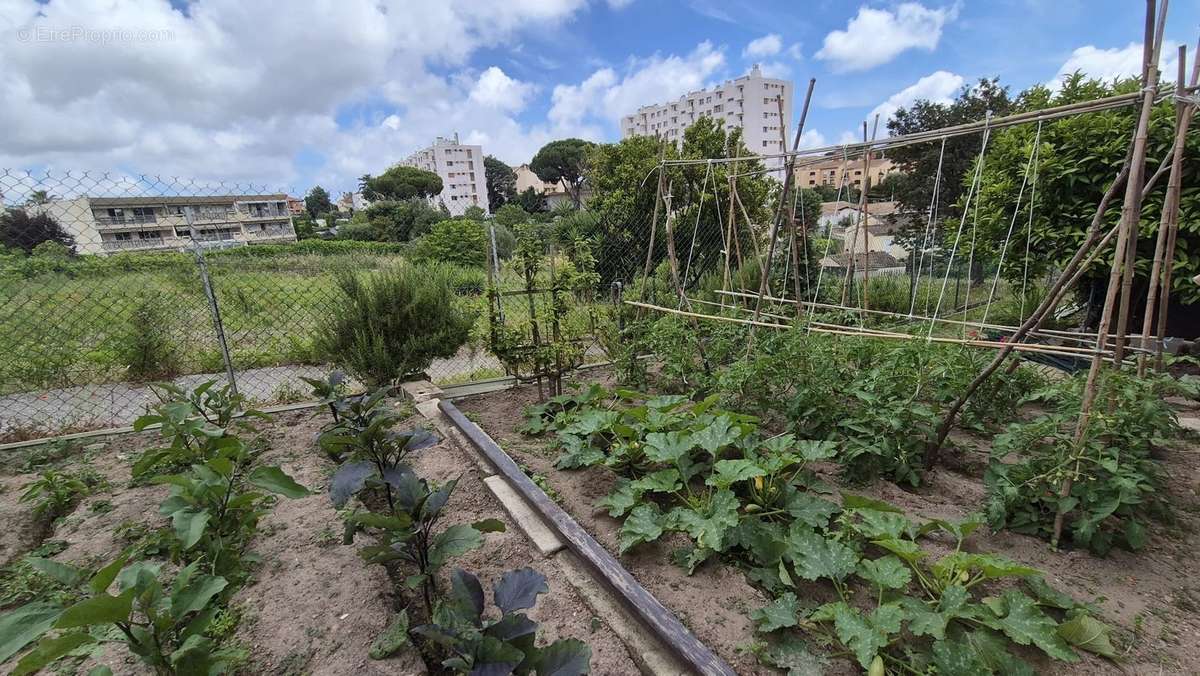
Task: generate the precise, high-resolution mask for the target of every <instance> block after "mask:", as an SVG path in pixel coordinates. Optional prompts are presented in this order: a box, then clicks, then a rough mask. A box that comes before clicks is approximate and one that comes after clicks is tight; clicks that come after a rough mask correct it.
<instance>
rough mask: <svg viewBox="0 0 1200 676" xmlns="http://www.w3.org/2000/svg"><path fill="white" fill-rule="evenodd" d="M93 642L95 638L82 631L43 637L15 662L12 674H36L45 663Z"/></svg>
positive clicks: (19, 675)
mask: <svg viewBox="0 0 1200 676" xmlns="http://www.w3.org/2000/svg"><path fill="white" fill-rule="evenodd" d="M95 642H96V639H94V638H92V637H91V636H89V635H88V634H87V633H85V632H82V631H72V632H68V633H66V634H63V635H61V636H58V637H56V638H47V639H43V640H42V641H41V642H40V643H38V644H37V647H35V648H34V649H33V650H31V651H29V652H28V653H26V655H25V656H24V657H22V658H21V661H20V662H17V666H16V668H15V669H13V672H12V676H26V675H27V674H36V673H37V672H38V671H40V670H41V669H42V667H45V666H46V665H47V664H50V663H51V662H53V661H54V660H57V659H58V658H60V657H62V656H63V655H66V654H67V653H69V652H71V651H72V650H74V649H76V648H78V647H79V646H82V645H87V644H88V643H95Z"/></svg>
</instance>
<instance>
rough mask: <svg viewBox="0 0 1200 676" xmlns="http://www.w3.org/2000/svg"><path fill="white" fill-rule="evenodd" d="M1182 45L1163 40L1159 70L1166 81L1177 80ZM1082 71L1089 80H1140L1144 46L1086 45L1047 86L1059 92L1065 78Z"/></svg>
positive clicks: (1079, 49)
mask: <svg viewBox="0 0 1200 676" xmlns="http://www.w3.org/2000/svg"><path fill="white" fill-rule="evenodd" d="M1178 47H1179V43H1177V42H1174V41H1171V40H1163V47H1162V53H1161V54H1159V61H1158V65H1159V70H1160V71H1162V79H1163V80H1164V81H1170V82H1174V81H1175V76H1176V75H1177V73H1176V68H1177V67H1178V62H1179V56H1178V53H1177V51H1176V50H1177V49H1178ZM1076 71H1080V72H1082V73H1083V74H1084V75H1086V76H1088V77H1089V78H1096V79H1100V80H1104V81H1109V82H1111V81H1112V80H1115V79H1117V78H1127V77H1138V76H1140V75H1141V74H1142V44H1141V43H1140V42H1131V43H1129V44H1128V45H1127V46H1125V47H1123V48H1118V47H1113V48H1111V49H1100V48H1098V47H1095V46H1094V45H1086V46H1083V47H1080V48H1078V49H1076V50H1075V51H1073V52H1071V56H1070V57H1069V58H1068V59H1067V61H1066V63H1064V64H1063V65H1062V67H1061V68H1059V69H1058V73H1057V74H1055V76H1054V78H1053V79H1052V80H1050V81H1049V82H1047V83H1046V86H1047V87H1049V88H1050V89H1055V90H1056V89H1058V88H1059V86H1061V84H1062V79H1063V78H1064V77H1066V76H1068V75H1071V74H1072V73H1074V72H1076Z"/></svg>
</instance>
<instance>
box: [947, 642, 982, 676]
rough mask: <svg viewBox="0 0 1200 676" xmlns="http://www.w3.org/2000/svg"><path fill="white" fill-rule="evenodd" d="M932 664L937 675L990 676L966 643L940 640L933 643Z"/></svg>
mask: <svg viewBox="0 0 1200 676" xmlns="http://www.w3.org/2000/svg"><path fill="white" fill-rule="evenodd" d="M933 663H934V664H935V665H937V668H938V673H939V674H954V676H960V675H961V676H992V670H991V669H989V668H988V667H987V665H985V664H984V663H983V662H982V661H981V660H980V659H979V657H978V656H977V655H976V654H975V651H974V650H972V648H971V646H970V645H968V644H967V643H966V642H960V641H955V640H953V639H942V640H938V641H934V642H933Z"/></svg>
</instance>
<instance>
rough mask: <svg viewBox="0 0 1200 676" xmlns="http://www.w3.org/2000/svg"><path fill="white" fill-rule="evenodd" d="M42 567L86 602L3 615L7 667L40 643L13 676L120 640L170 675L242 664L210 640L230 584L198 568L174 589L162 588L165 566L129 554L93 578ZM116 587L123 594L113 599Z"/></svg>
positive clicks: (0, 629)
mask: <svg viewBox="0 0 1200 676" xmlns="http://www.w3.org/2000/svg"><path fill="white" fill-rule="evenodd" d="M42 565H43V566H44V568H43V570H44V571H45V572H47V573H48V574H51V575H53V576H54V577H55V579H57V580H58V581H60V582H61V583H62V584H64V585H68V586H72V587H80V588H82V589H83V591H84V594H85V598H83V599H82V600H80V601H78V602H76V603H74V604H72V605H70V606H67V607H63V606H62V605H59V604H57V603H53V602H42V601H38V602H34V603H30V604H28V605H25V606H22V607H21V608H18V609H17V610H14V611H12V612H10V613H7V614H6V615H4V616H0V636H3V637H4V640H3V642H0V661H5V660H7V659H8V658H10V657H12V656H13V655H15V654H16V653H17V652H19V651H20V650H21V649H22V648H24V647H25V646H26V645H28V644H29V643H31V642H33V641H35V640H38V639H39V638H40V639H41V640H40V641H38V643H37V645H36V646H35V647H34V648H33V649H32V650H30V651H29V652H27V653H26V654H25V655H24V656H23V657H22V658H21V659H20V661H18V662H17V665H16V667H15V668H14V670H13V672H12V673H13V674H20V675H24V674H33V673H37V672H38V671H40V670H41V669H42V668H44V667H46V666H47V665H49V664H50V663H52V662H54V661H55V660H57V659H58V658H60V657H62V656H64V655H66V654H68V653H71V652H72V651H75V650H77V649H79V648H81V647H84V646H88V645H94V644H97V643H99V642H101V641H107V640H113V639H114V638H115V639H116V640H120V641H123V642H124V643H125V644H126V645H127V646H128V648H129V651H130V652H132V653H133V654H134V655H137V656H138V658H139V659H141V661H142V662H143V663H144V664H146V665H147V666H148V667H150V668H151V669H152V670H153V671H154V673H156V674H162V675H164V676H166V675H175V674H179V675H184V674H218V673H224V672H225V671H227V669H228V666H229V664H230V663H231V662H232V661H234V660H236V659H238V658H239V655H238V653H237V651H234V650H230V649H223V648H220V647H218V646H217V644H216V643H215V642H214V641H213V640H212V639H211V638H209V637H208V636H206V631H207V630H208V628H209V625H210V623H211V622H212V620H213V618H214V617H215V616H216V614H217V612H218V604H217V601H218V598H219V596H220V595H221V594H222V592H223V591H224V590H225V589H226V587H227V584H228V583H227V582H226V580H225V579H224V578H222V577H219V576H215V575H208V574H203V573H201V572H200V562H198V561H197V562H194V563H192V564H191V565H188V566H186V567H184V568H182V569H181V570H180V571H179V572H178V573H177V574H176V575H175V578H174V580H173V581H172V582H171V583H170V584H169V585H164V584H162V583H161V582H160V581H159V577H160V572H159V565H158V564H155V563H149V562H145V561H140V562H136V563H131V564H130V563H129V562H128V558H127V555H125V554H123V555H121V556H120V557H119V558H118V559H117V560H115V561H113V562H112V563H110V564H108V565H106V566H104V567H103V568H100V569H99V570H94V571H93V570H87V569H83V568H77V567H75V566H71V565H68V564H64V563H59V562H55V561H51V560H48V559H46V560H42ZM114 582H115V583H116V594H110V593H109V592H108V589H109V587H110V586H112V585H113V583H114ZM85 583H86V584H85ZM107 673H111V672H107Z"/></svg>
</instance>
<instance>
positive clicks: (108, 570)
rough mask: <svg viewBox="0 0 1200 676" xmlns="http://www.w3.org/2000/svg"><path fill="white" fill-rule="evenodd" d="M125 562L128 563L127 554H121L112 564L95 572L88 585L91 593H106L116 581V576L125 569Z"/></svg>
mask: <svg viewBox="0 0 1200 676" xmlns="http://www.w3.org/2000/svg"><path fill="white" fill-rule="evenodd" d="M127 561H129V552H122V553H121V555H120V556H118V557H117V558H116V559H115V560H113V562H112V563H110V564H108V565H107V566H105V567H103V568H101V569H100V570H98V571H96V574H95V575H93V576H92V580H91V582H89V583H88V585H89V586H90V587H91V589H92V592H93V593H95V594H100V593H102V592H104V591H106V590H107V589H108V586H109V585H111V584H112V581H113V580H115V579H117V574H118V573H120V572H121V569H122V568H124V567H125V562H127Z"/></svg>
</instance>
